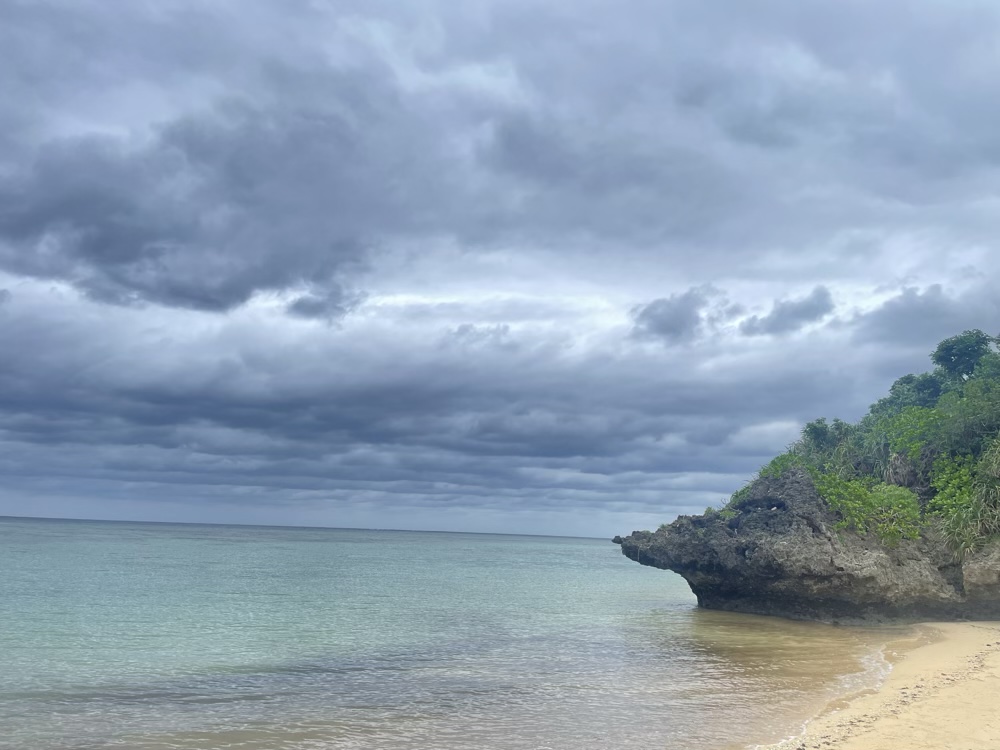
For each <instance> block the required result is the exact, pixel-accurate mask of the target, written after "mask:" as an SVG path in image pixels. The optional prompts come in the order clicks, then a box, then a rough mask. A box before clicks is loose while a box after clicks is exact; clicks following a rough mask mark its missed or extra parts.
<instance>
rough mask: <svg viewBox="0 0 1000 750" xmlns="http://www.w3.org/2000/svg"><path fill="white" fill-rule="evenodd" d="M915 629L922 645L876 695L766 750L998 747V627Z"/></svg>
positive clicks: (902, 658) (837, 708) (837, 709)
mask: <svg viewBox="0 0 1000 750" xmlns="http://www.w3.org/2000/svg"><path fill="white" fill-rule="evenodd" d="M920 630H921V631H922V633H923V635H924V636H926V640H927V641H928V642H926V643H924V644H923V645H918V646H917V647H915V648H912V649H905V648H904V649H902V653H899V654H898V661H897V662H896V663H895V665H894V667H893V670H892V672H891V673H890V675H889V677H888V678H887V679H886V681H885V683H884V684H883V685H882V687H881V688H880V689H879V690H878V691H875V692H870V693H866V694H861V695H859V696H856V697H854V698H852V699H849V700H847V701H844V702H842V703H841V704H839V705H836V704H835V705H833V706H831V707H830V708H829V709H828V710H827V711H826V712H825V713H824V714H822V715H821V716H819V717H818V718H816V719H814V720H813V721H811V722H810V723H809V724H808V725H807V727H806V731H805V733H804V734H803V735H802V736H800V737H798V738H796V739H793V740H786V741H784V742H782V743H779V744H777V745H771V746H768V749H767V750H833V749H835V750H991V749H993V748H997V749H998V750H1000V713H998V712H997V710H996V709H997V697H998V696H1000V623H997V622H977V623H926V624H924V625H921V626H920ZM893 650H894V648H893V646H892V645H890V647H889V653H890V656H892V652H893ZM762 750H764V749H763V748H762Z"/></svg>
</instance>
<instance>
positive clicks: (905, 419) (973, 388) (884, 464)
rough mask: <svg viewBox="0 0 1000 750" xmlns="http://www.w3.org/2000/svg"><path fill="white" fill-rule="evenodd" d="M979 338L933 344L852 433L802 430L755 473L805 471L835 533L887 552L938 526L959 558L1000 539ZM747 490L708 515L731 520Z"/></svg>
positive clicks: (990, 391) (995, 365) (840, 426)
mask: <svg viewBox="0 0 1000 750" xmlns="http://www.w3.org/2000/svg"><path fill="white" fill-rule="evenodd" d="M998 343H1000V340H998V338H995V337H992V336H988V335H987V334H985V333H983V332H982V331H980V330H972V331H965V332H964V333H961V334H959V335H958V336H953V337H951V338H949V339H946V340H944V341H942V342H941V343H940V344H939V345H938V347H937V349H935V350H934V352H933V354H931V361H932V362H933V363H934V365H935V366H936V367H935V369H934V370H933V371H931V372H926V373H923V374H919V375H905V376H904V377H901V378H899V379H898V380H897V381H896V382H895V383H893V384H892V387H891V388H890V389H889V394H888V395H887V396H886V397H884V398H882V399H880V400H879V401H877V402H875V403H874V404H872V406H871V408H870V409H869V410H868V413H867V414H866V415H865V416H864V417H863V418H862V419H861V420H860V421H859V422H858V423H857V424H849V423H847V422H843V421H841V420H839V419H834V420H833V421H832V422H827V420H826V419H822V418H821V419H817V420H815V421H813V422H809V423H808V424H807V425H806V426H805V427H804V428H803V430H802V435H801V437H800V438H799V440H797V441H796V442H795V443H793V444H792V445H791V446H789V448H788V450H787V451H786V452H785V453H782V454H781V455H779V456H776V457H775V458H773V459H772V460H771V461H770V462H768V463H767V464H766V465H764V466H763V467H761V469H760V470H759V471H758V473H757V476H758V477H780V476H782V475H783V474H784V473H786V472H787V471H789V470H790V469H792V468H794V467H798V468H801V469H803V470H805V471H807V472H808V473H809V474H810V475H811V476H812V478H813V481H814V483H815V485H816V488H817V490H818V491H819V494H820V495H821V496H822V497H823V498H824V499H825V500H826V501H827V502H828V503H829V504H830V507H831V508H832V509H833V510H834V511H836V512H837V514H838V515H839V516H840V519H841V520H840V524H839V526H840V527H841V528H850V529H854V530H855V531H857V532H859V533H861V534H868V533H873V534H875V535H876V536H878V537H879V538H880V539H881V540H882V541H883V542H885V543H886V544H890V545H891V544H897V543H899V542H900V541H901V540H903V539H914V538H916V537H917V536H919V534H920V531H921V529H922V528H924V527H926V526H928V525H932V524H933V525H938V526H939V527H940V528H941V529H942V530H943V532H944V534H945V536H946V538H947V540H948V543H949V545H950V546H951V548H952V550H953V551H954V552H955V554H956V556H958V557H959V558H962V557H964V556H965V555H967V554H969V553H970V552H973V551H975V550H976V549H978V548H979V547H981V546H982V545H983V544H984V543H985V542H986V541H987V540H988V539H990V538H992V537H995V536H1000V353H998V352H997V346H998ZM748 493H749V485H747V486H745V487H743V488H742V489H740V490H738V491H737V492H735V493H733V496H732V498H731V499H730V501H729V503H728V504H727V505H726V506H724V507H723V508H722V509H720V510H716V511H714V512H716V513H723V514H729V513H733V512H735V509H736V508H738V507H739V506H740V504H741V502H742V501H743V500H745V499H746V497H747V495H748Z"/></svg>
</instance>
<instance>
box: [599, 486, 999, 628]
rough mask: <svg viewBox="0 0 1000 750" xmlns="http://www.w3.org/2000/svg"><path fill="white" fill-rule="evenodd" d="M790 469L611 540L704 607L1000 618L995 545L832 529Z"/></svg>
mask: <svg viewBox="0 0 1000 750" xmlns="http://www.w3.org/2000/svg"><path fill="white" fill-rule="evenodd" d="M837 521H838V518H837V516H836V515H835V514H834V513H833V512H832V511H831V510H830V508H829V507H828V506H827V504H826V503H825V502H824V501H823V500H822V499H821V498H820V497H819V495H818V494H817V493H816V489H815V488H814V486H813V483H812V480H811V479H810V478H809V475H808V474H806V473H805V472H802V471H799V470H792V471H789V472H787V473H786V474H785V475H784V476H782V477H780V478H777V479H766V478H765V479H758V480H757V481H756V482H755V483H754V484H753V486H752V487H751V489H750V492H749V494H748V495H747V496H746V497H745V498H744V499H743V500H741V501H740V502H738V503H737V504H736V505H735V506H734V507H733V508H732V509H730V510H729V511H728V512H726V513H720V512H713V513H707V514H706V515H702V516H681V517H680V518H678V519H677V520H676V521H674V522H673V523H671V524H669V525H666V526H663V527H661V528H660V529H659V530H658V531H655V532H650V531H636V532H633V533H632V534H631V535H629V536H627V537H625V538H616V541H618V542H619V543H620V544H621V548H622V553H623V554H624V555H625V556H626V557H628V558H630V559H632V560H635V561H637V562H639V563H641V564H643V565H650V566H653V567H656V568H662V569H666V570H673V571H675V572H677V573H679V574H680V575H681V576H683V577H684V578H685V580H687V582H688V584H689V585H690V586H691V590H692V591H693V592H694V593H695V595H696V596H697V597H698V604H699V605H700V606H702V607H706V608H708V609H722V610H732V611H738V612H752V613H757V614H767V615H780V616H784V617H791V618H795V619H808V620H823V621H828V622H878V621H887V620H932V619H935V620H955V619H1000V545H998V544H996V543H994V544H991V545H988V546H987V547H986V548H985V549H983V550H981V551H979V552H977V553H975V554H974V555H971V556H970V557H967V558H966V559H965V560H964V562H959V561H958V560H956V559H955V557H954V555H953V554H952V553H951V552H950V551H949V550H948V548H947V546H946V545H945V543H944V541H943V539H942V538H941V536H940V535H939V534H938V533H936V532H935V531H934V530H933V529H930V530H928V531H926V532H925V533H924V535H923V536H921V538H919V539H917V540H913V541H909V540H903V541H902V542H900V543H899V544H898V545H896V546H894V547H888V546H885V545H883V544H882V543H881V542H879V540H878V539H876V538H875V537H874V536H873V535H859V534H857V533H855V532H853V531H850V530H838V529H837V528H835V527H836V525H837Z"/></svg>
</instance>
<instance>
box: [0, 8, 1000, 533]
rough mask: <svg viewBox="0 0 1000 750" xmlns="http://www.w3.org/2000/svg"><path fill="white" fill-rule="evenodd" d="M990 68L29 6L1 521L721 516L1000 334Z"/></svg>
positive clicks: (972, 17) (5, 156)
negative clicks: (977, 343)
mask: <svg viewBox="0 0 1000 750" xmlns="http://www.w3.org/2000/svg"><path fill="white" fill-rule="evenodd" d="M998 36H1000V12H998V11H997V9H996V8H995V7H994V6H993V5H991V4H988V3H980V2H958V3H951V4H948V5H942V4H940V3H935V2H930V1H929V0H927V1H926V2H917V3H909V4H907V6H906V8H905V9H903V8H902V6H899V7H896V6H894V5H892V4H889V5H880V6H877V7H876V6H872V5H871V4H870V3H861V2H846V3H844V2H838V3H833V2H827V3H818V4H817V3H814V4H811V5H809V6H808V8H806V7H805V6H803V5H802V4H801V3H794V2H791V1H790V0H786V1H784V2H777V1H776V2H766V3H763V4H760V5H757V6H754V8H753V9H750V8H748V7H745V6H744V5H741V4H739V3H735V2H732V3H724V4H721V5H720V4H715V5H705V4H703V3H693V2H670V3H652V2H645V0H642V1H640V2H635V3H632V4H630V5H629V6H627V7H623V6H621V5H620V4H612V3H610V2H598V1H596V0H595V1H588V2H585V3H582V4H581V3H579V2H576V3H555V4H549V5H547V6H545V7H544V8H540V7H538V6H537V4H531V5H529V4H527V3H523V2H520V1H519V0H515V1H514V2H503V3H499V2H492V0H485V1H484V2H477V3H472V4H462V5H460V6H456V5H455V4H454V3H442V2H432V1H430V0H420V1H418V0H414V1H413V2H408V3H405V4H395V5H391V6H390V5H378V4H375V5H373V4H371V3H358V2H336V3H329V4H317V3H311V2H295V3H285V2H283V3H277V2H272V1H271V0H253V2H248V3H244V4H239V5H237V4H235V3H231V2H226V1H224V0H217V1H216V2H212V3H208V4H205V3H193V2H188V1H186V0H171V2H165V3H160V4H158V5H157V6H156V7H155V8H154V7H153V6H149V5H143V4H136V3H125V2H105V3H91V2H88V1H87V0H60V1H57V0H42V1H37V2H15V3H7V4H5V5H3V6H2V7H0V46H2V47H3V48H4V50H5V60H6V64H5V66H3V69H2V70H0V86H2V87H3V90H4V91H6V92H9V93H10V95H9V96H6V97H4V98H3V101H2V102H0V274H2V279H0V286H2V287H3V288H4V294H3V295H2V298H0V341H2V344H3V346H4V350H5V351H6V352H7V354H6V356H5V357H4V360H3V365H2V368H0V378H2V380H0V383H2V385H3V389H2V393H0V408H2V411H3V415H4V418H3V422H2V425H3V427H2V433H0V438H2V440H3V443H4V456H5V458H4V459H3V462H2V464H0V472H2V476H3V477H4V481H3V483H2V484H3V489H2V491H0V512H9V513H23V514H32V513H38V514H61V515H92V516H93V515H97V516H101V515H114V516H117V517H142V518H160V519H168V518H176V519H178V520H199V519H203V520H233V521H238V520H250V521H262V522H300V523H327V524H334V525H365V526H399V525H403V526H409V527H414V528H435V527H446V528H468V529H477V530H491V529H492V530H520V531H539V532H547V533H553V532H554V533H558V532H560V531H565V532H566V533H586V534H594V535H605V534H610V533H614V532H617V531H620V530H622V529H625V530H628V529H629V528H630V527H631V526H632V525H649V524H653V523H658V522H659V520H667V519H669V517H671V516H672V515H674V514H676V513H677V512H681V511H687V510H696V509H699V508H701V507H704V505H705V504H707V503H708V502H713V501H717V500H718V499H719V498H721V497H723V496H724V495H727V494H728V493H729V492H731V491H732V490H733V489H735V488H736V487H737V486H738V485H739V483H740V482H741V481H742V480H743V479H744V478H745V477H746V476H748V475H749V474H750V473H751V472H752V470H753V469H754V468H755V467H756V465H757V464H759V463H760V462H761V461H763V460H764V459H765V458H766V457H767V456H768V455H770V454H771V453H773V452H774V451H777V450H780V449H781V448H782V447H783V446H784V445H785V444H786V443H787V442H788V441H790V440H791V439H793V438H794V437H795V435H796V432H797V429H798V427H799V425H801V423H802V422H803V421H804V420H806V419H809V418H812V417H815V416H819V415H827V416H840V417H843V418H855V417H857V416H859V415H860V414H861V413H862V412H863V410H864V408H865V406H866V405H867V403H868V402H870V401H872V400H874V399H875V398H876V397H877V396H878V395H879V394H880V393H881V392H882V391H884V390H885V388H886V387H887V386H888V384H889V383H890V382H891V381H892V380H893V379H894V378H895V377H896V376H898V375H900V374H903V373H904V372H908V371H910V370H915V369H916V370H922V369H924V368H925V367H926V365H927V353H928V352H929V351H930V350H932V349H933V347H934V345H935V344H936V342H937V341H938V340H939V339H941V338H943V337H945V336H948V335H951V334H953V333H956V332H958V331H961V330H962V329H963V328H968V327H979V328H984V329H986V330H988V331H991V332H994V333H997V332H1000V309H998V307H1000V305H998V304H997V303H996V302H995V301H994V300H995V295H994V294H993V293H992V289H994V288H995V282H996V281H997V273H998V268H997V260H996V258H997V257H998V255H997V254H996V253H995V252H994V251H993V243H994V241H995V240H994V238H995V237H997V236H1000V232H998V230H1000V226H997V225H998V224H1000V219H998V218H997V217H998V216H1000V213H998V212H997V211H996V206H997V204H998V190H997V187H996V186H997V185H1000V180H998V177H1000V175H998V174H997V172H998V165H1000V136H998V135H997V133H996V129H995V128H993V127H992V126H991V123H992V122H993V121H994V120H995V117H994V114H995V113H994V112H993V111H992V110H993V109H994V108H995V105H994V104H993V102H994V100H995V97H993V96H992V89H993V82H994V81H995V80H996V77H997V75H998V74H1000V59H998V58H996V56H995V55H993V54H992V50H993V49H994V48H995V45H996V43H997V41H998ZM940 49H949V50H955V51H956V52H955V54H954V55H941V54H937V53H935V51H936V50H940Z"/></svg>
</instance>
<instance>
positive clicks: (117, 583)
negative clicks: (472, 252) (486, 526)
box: [0, 519, 883, 750]
mask: <svg viewBox="0 0 1000 750" xmlns="http://www.w3.org/2000/svg"><path fill="white" fill-rule="evenodd" d="M0 571H3V575H2V576H0V748H5V749H6V748H17V749H18V750H22V749H23V750H28V749H29V748H30V749H31V750H55V749H56V748H60V749H62V748H76V749H83V748H88V749H96V748H108V747H125V748H130V749H135V750H147V749H148V750H151V749H152V748H164V749H165V748H186V749H190V750H208V749H210V748H211V749H212V750H215V749H217V748H231V749H233V750H237V749H250V748H254V749H255V750H258V749H259V750H265V749H266V750H272V749H273V750H278V749H283V748H310V749H314V748H315V749H318V748H386V749H387V750H396V749H402V748H407V749H409V748H421V749H422V750H423V749H426V748H444V749H450V748H477V749H478V748H498V749H501V750H504V749H507V748H553V749H555V748H572V749H573V750H588V749H591V748H593V749H596V748H610V747H615V748H685V749H687V750H698V749H700V748H704V749H705V750H711V749H717V748H727V747H734V746H739V745H741V744H745V743H748V742H751V741H764V740H767V739H776V738H778V737H781V736H784V735H787V734H788V733H789V732H792V731H794V729H795V728H796V727H797V726H798V724H799V723H800V721H801V719H802V718H804V717H805V716H806V715H808V714H810V713H812V712H813V711H815V710H816V709H818V708H819V707H820V706H821V705H822V703H823V702H824V701H825V700H826V699H827V698H828V697H830V696H832V695H833V694H834V693H836V692H840V691H842V690H843V689H844V688H845V687H846V686H848V685H852V684H853V685H854V686H858V687H859V686H863V685H864V684H866V683H868V682H871V681H872V680H874V679H876V678H877V676H878V671H879V669H881V667H882V662H881V661H880V660H879V659H878V657H877V656H876V655H875V653H876V651H875V649H876V648H877V646H878V645H879V642H880V641H881V640H883V639H882V638H881V637H880V635H879V634H878V633H873V632H870V631H862V630H852V629H846V628H831V627H825V626H820V625H810V624H805V623H792V622H785V621H782V620H776V619H770V618H757V617H750V616H739V615H730V614H722V613H711V612H705V611H701V610H697V609H695V608H694V599H693V597H692V596H691V594H690V592H689V591H688V589H687V586H686V584H685V583H684V582H683V580H681V579H680V578H679V577H677V576H674V575H673V574H671V573H664V572H661V571H655V570H651V569H648V568H643V567H640V566H638V565H636V564H635V563H632V562H630V561H628V560H626V559H625V558H624V557H622V555H621V554H620V552H619V551H618V547H617V546H615V545H613V544H611V543H610V542H608V541H602V540H593V539H569V538H552V537H523V536H493V535H479V534H452V533H424V532H393V531H358V530H329V529H288V528H260V527H237V526H193V525H167V524H130V523H103V522H80V521H40V520H27V519H0Z"/></svg>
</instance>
